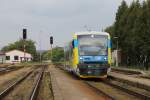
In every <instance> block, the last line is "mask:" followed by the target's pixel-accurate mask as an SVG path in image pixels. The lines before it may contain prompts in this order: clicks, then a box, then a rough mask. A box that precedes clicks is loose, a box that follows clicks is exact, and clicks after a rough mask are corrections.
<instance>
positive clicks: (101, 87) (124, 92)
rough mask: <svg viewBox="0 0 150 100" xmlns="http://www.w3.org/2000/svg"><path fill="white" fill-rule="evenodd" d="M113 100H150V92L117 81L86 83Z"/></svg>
mask: <svg viewBox="0 0 150 100" xmlns="http://www.w3.org/2000/svg"><path fill="white" fill-rule="evenodd" d="M84 82H85V83H86V84H88V85H89V86H90V87H92V88H94V89H95V90H96V91H98V92H100V93H103V94H104V95H105V96H108V97H109V98H110V99H111V100H133V99H134V100H150V91H147V90H144V89H141V88H136V87H133V86H129V85H127V84H124V83H121V82H118V81H115V80H105V81H93V80H92V81H84Z"/></svg>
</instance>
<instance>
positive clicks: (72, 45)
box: [72, 40, 74, 48]
mask: <svg viewBox="0 0 150 100" xmlns="http://www.w3.org/2000/svg"><path fill="white" fill-rule="evenodd" d="M72 47H73V48H74V40H72Z"/></svg>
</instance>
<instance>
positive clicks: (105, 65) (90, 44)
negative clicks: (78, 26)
mask: <svg viewBox="0 0 150 100" xmlns="http://www.w3.org/2000/svg"><path fill="white" fill-rule="evenodd" d="M73 45H74V49H73V53H74V56H73V57H74V59H73V60H74V61H73V63H74V64H73V66H74V68H75V73H76V74H77V75H78V76H79V77H81V78H106V77H107V73H108V70H109V69H110V64H111V42H110V36H109V34H108V33H105V32H89V33H78V34H76V35H75V36H74V41H73Z"/></svg>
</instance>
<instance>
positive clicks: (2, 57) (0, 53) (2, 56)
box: [0, 52, 6, 64]
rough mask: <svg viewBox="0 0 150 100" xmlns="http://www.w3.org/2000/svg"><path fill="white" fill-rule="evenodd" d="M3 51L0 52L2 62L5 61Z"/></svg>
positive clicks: (0, 61)
mask: <svg viewBox="0 0 150 100" xmlns="http://www.w3.org/2000/svg"><path fill="white" fill-rule="evenodd" d="M5 57H6V56H5V53H4V52H0V63H1V64H3V63H5Z"/></svg>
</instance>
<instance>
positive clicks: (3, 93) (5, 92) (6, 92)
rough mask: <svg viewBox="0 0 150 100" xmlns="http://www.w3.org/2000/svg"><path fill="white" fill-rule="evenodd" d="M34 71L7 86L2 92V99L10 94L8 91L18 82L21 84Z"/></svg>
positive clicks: (0, 95) (0, 97)
mask: <svg viewBox="0 0 150 100" xmlns="http://www.w3.org/2000/svg"><path fill="white" fill-rule="evenodd" d="M32 72H33V71H30V72H28V73H27V74H26V75H24V76H23V77H22V78H20V79H19V80H18V81H16V82H15V83H13V84H11V85H10V86H9V87H8V88H6V89H5V90H4V91H2V92H1V93H0V99H2V98H4V97H5V96H7V95H8V93H9V92H10V91H11V90H13V89H14V88H15V87H16V86H17V85H18V84H20V83H21V82H22V81H23V80H25V79H26V78H27V77H28V76H29V75H30V74H31V73H32Z"/></svg>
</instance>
